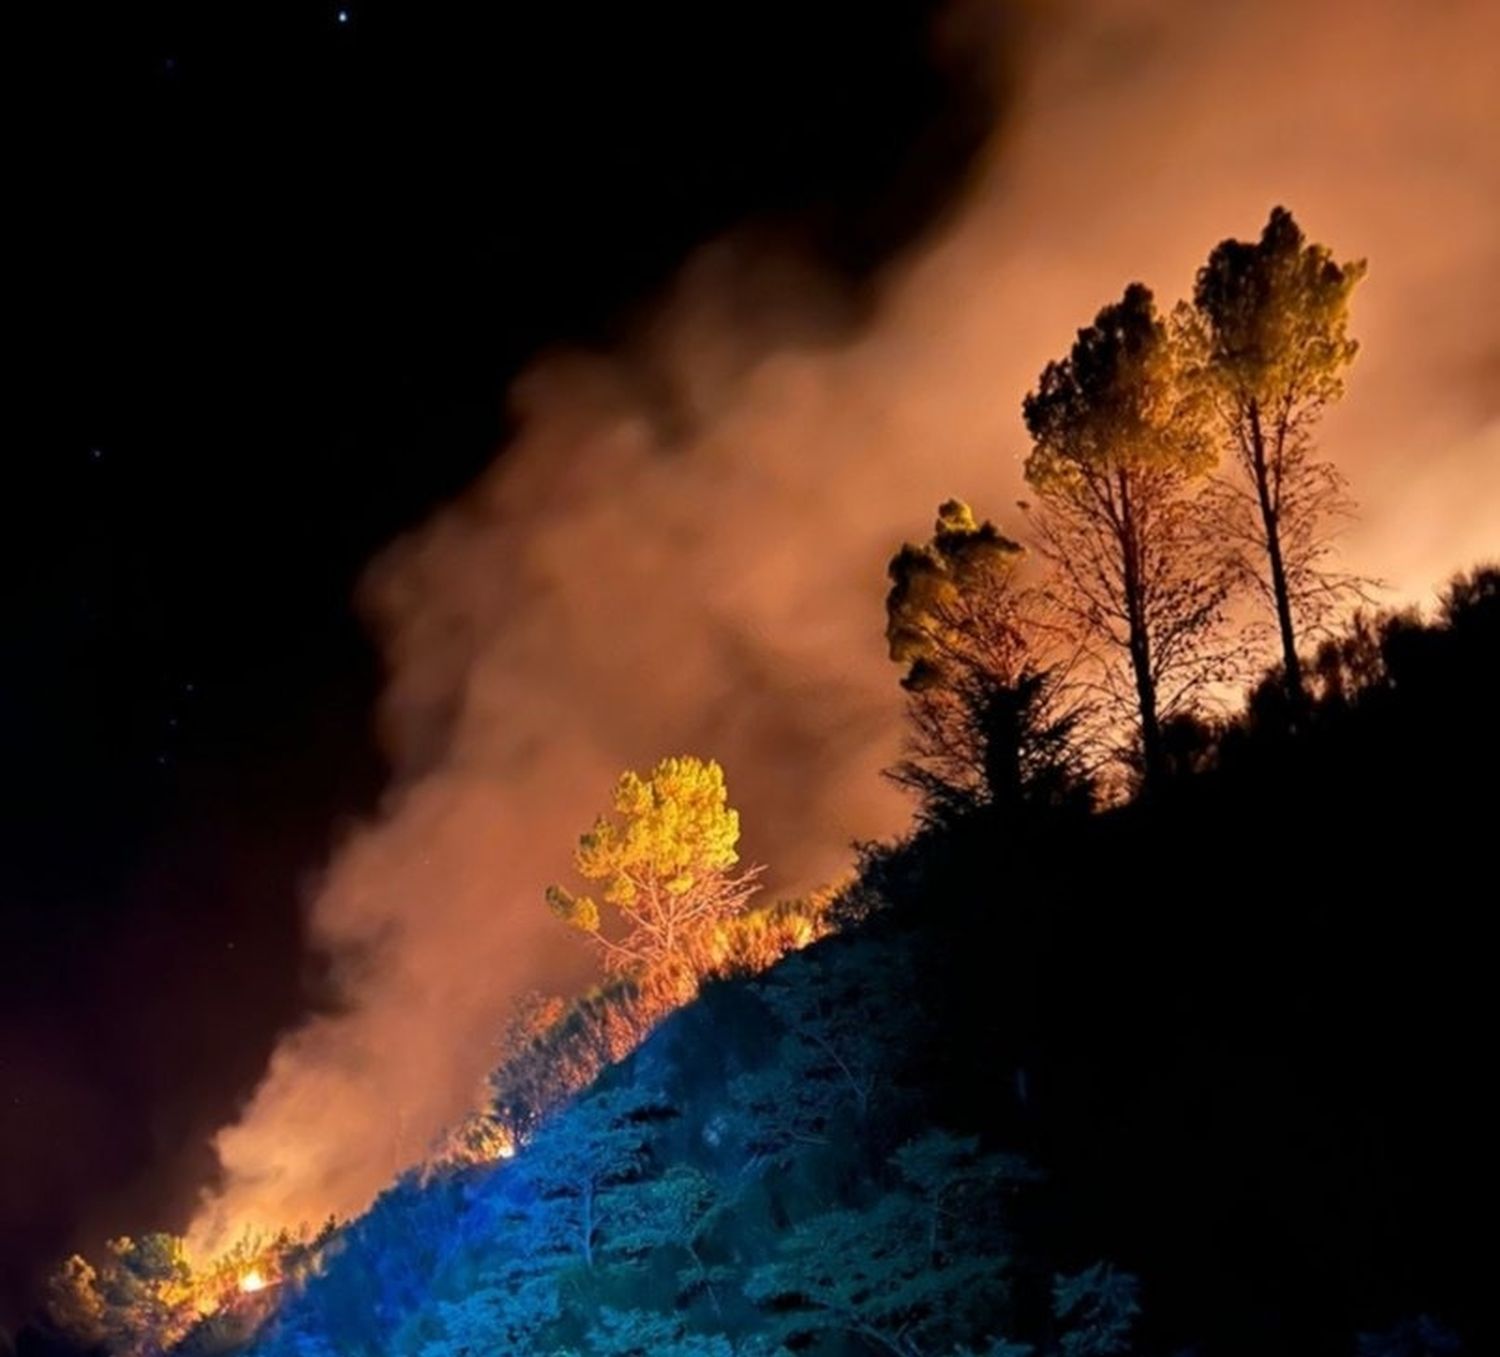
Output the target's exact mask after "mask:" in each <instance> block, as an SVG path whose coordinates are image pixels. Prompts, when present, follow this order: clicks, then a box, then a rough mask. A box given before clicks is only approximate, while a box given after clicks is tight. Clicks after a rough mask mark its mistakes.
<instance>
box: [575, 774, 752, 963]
mask: <svg viewBox="0 0 1500 1357" xmlns="http://www.w3.org/2000/svg"><path fill="white" fill-rule="evenodd" d="M614 811H615V817H616V818H614V819H611V818H609V817H608V816H601V817H600V818H599V819H598V820H597V821H596V822H595V824H594V827H593V828H592V829H591V830H589V832H588V833H587V834H584V835H583V836H582V838H580V839H579V841H578V851H577V854H576V862H577V866H578V871H579V873H580V874H581V875H582V876H584V877H586V878H587V879H588V880H590V881H597V882H599V883H601V885H602V886H603V890H602V891H601V893H600V894H601V898H602V900H603V902H604V903H605V904H606V905H608V906H609V907H610V908H612V909H613V910H614V911H615V913H616V914H617V915H618V916H619V918H620V919H621V920H622V921H623V922H624V924H625V931H624V933H623V935H622V936H620V937H617V938H612V937H610V936H608V935H607V934H606V933H605V932H604V931H603V930H602V927H601V925H602V918H601V912H600V907H599V904H598V903H597V902H596V901H595V900H593V899H592V898H590V897H588V896H575V895H573V894H572V893H571V892H569V891H567V890H565V889H564V888H563V887H561V886H551V887H549V888H548V890H547V901H548V903H549V904H550V905H551V906H552V908H553V910H554V911H555V912H556V913H557V914H558V916H559V917H560V918H562V919H563V920H564V921H565V922H567V923H569V924H571V925H572V926H573V927H574V928H577V929H579V930H580V931H581V932H584V933H587V934H589V935H590V936H591V937H592V938H594V939H595V941H596V942H598V944H599V945H600V946H601V947H602V948H603V950H604V954H605V961H606V965H607V966H608V967H609V968H611V969H614V970H620V969H628V968H631V967H660V966H664V965H669V964H678V965H682V964H687V965H689V966H691V964H692V961H691V958H692V952H693V949H694V947H695V945H696V943H697V940H698V937H699V935H700V934H701V932H702V931H703V930H704V929H705V928H707V927H708V926H710V925H712V924H714V923H717V922H721V921H723V920H725V919H728V918H730V917H732V916H734V915H735V914H738V913H739V912H740V911H742V910H743V909H744V907H745V904H746V903H747V902H748V901H749V899H750V897H751V896H752V895H754V894H755V892H756V890H757V889H759V887H758V886H757V884H756V878H757V877H758V876H759V875H760V873H761V870H762V869H761V868H760V867H750V868H748V869H746V870H745V871H742V872H738V873H736V872H734V871H732V868H733V867H734V866H735V865H736V864H737V863H738V862H739V853H738V852H737V851H736V845H737V844H738V843H739V838H740V817H739V812H738V811H736V810H734V809H732V808H731V807H730V805H729V802H728V791H727V789H726V788H725V785H724V770H723V769H722V768H720V767H719V765H718V764H717V763H715V762H713V760H711V759H710V760H708V761H704V760H703V759H696V758H693V757H691V756H684V757H682V758H672V759H663V760H662V761H661V762H660V763H658V764H657V765H656V767H655V768H654V769H653V770H652V771H651V773H650V774H649V775H648V776H647V777H644V778H643V777H641V776H640V775H639V774H636V773H626V774H624V775H623V776H622V777H621V778H620V781H619V783H618V784H617V786H616V788H615V795H614Z"/></svg>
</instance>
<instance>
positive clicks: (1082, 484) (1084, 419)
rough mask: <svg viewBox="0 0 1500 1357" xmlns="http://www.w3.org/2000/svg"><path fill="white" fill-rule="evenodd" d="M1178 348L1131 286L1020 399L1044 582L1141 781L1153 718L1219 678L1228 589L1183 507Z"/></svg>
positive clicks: (1183, 409)
mask: <svg viewBox="0 0 1500 1357" xmlns="http://www.w3.org/2000/svg"><path fill="white" fill-rule="evenodd" d="M1179 348H1180V346H1179V345H1177V344H1176V343H1174V340H1173V336H1172V334H1171V332H1170V331H1169V329H1168V327H1167V325H1166V324H1165V323H1164V322H1163V320H1162V318H1161V317H1160V316H1159V315H1158V314H1157V310H1156V305H1155V302H1154V301H1153V300H1152V296H1151V293H1150V291H1149V290H1148V289H1147V288H1145V287H1144V286H1142V285H1141V284H1139V283H1132V284H1131V285H1130V286H1129V287H1128V288H1126V290H1125V294H1124V296H1123V297H1122V298H1121V300H1120V301H1118V302H1116V303H1114V304H1113V305H1110V306H1106V307H1105V308H1104V309H1103V310H1102V311H1100V312H1099V314H1098V316H1097V317H1096V318H1095V320H1094V323H1093V324H1092V325H1090V326H1088V327H1087V328H1085V329H1082V330H1080V331H1079V332H1078V338H1077V340H1076V341H1075V342H1074V344H1073V347H1072V350H1071V352H1070V353H1069V355H1068V356H1067V357H1066V358H1063V359H1061V360H1059V361H1056V362H1052V363H1049V364H1048V365H1047V367H1046V369H1045V370H1044V371H1043V373H1042V376H1041V380H1040V382H1039V383H1038V386H1037V389H1036V390H1035V391H1033V392H1031V393H1030V394H1029V395H1028V396H1027V397H1026V400H1025V402H1024V405H1023V412H1024V415H1025V420H1026V427H1027V429H1028V430H1029V432H1030V434H1031V437H1032V450H1031V453H1030V455H1029V456H1028V458H1027V460H1026V479H1027V481H1028V483H1029V484H1030V485H1031V487H1032V488H1033V490H1035V491H1036V494H1037V498H1038V499H1039V500H1040V509H1039V512H1038V513H1037V514H1036V515H1035V516H1034V523H1035V527H1036V531H1037V535H1038V539H1039V542H1040V547H1041V551H1042V554H1043V555H1044V556H1045V557H1046V558H1047V560H1048V561H1049V562H1050V564H1051V565H1052V567H1053V582H1052V585H1051V587H1050V589H1049V593H1050V596H1051V599H1052V601H1053V602H1054V603H1055V605H1056V606H1057V608H1058V610H1059V613H1060V615H1061V616H1062V617H1063V618H1064V619H1066V621H1067V622H1068V623H1069V624H1070V626H1071V629H1072V630H1073V632H1074V634H1075V636H1076V637H1077V639H1078V641H1079V643H1080V644H1081V646H1082V647H1083V649H1084V651H1085V653H1086V654H1087V655H1088V656H1089V658H1090V660H1091V661H1092V665H1093V671H1094V673H1095V675H1096V676H1097V683H1098V685H1099V687H1100V689H1101V690H1102V692H1103V693H1104V695H1105V696H1106V697H1107V698H1108V699H1110V701H1111V702H1112V703H1113V704H1115V705H1116V706H1117V707H1118V708H1119V709H1120V710H1122V711H1129V712H1130V713H1131V714H1132V716H1133V724H1134V726H1135V730H1136V735H1137V737H1138V743H1139V748H1140V755H1141V760H1142V765H1143V770H1144V774H1145V780H1146V784H1147V786H1148V787H1150V786H1153V785H1155V784H1157V783H1158V782H1159V781H1160V779H1161V777H1162V776H1163V774H1164V771H1165V750H1164V748H1163V744H1162V726H1163V723H1164V722H1165V721H1166V720H1167V719H1168V718H1169V717H1170V716H1171V715H1173V714H1174V713H1175V712H1177V711H1180V710H1183V709H1186V708H1190V707H1191V706H1192V704H1193V702H1194V700H1195V699H1196V698H1197V697H1198V696H1199V694H1200V693H1201V692H1202V691H1203V689H1204V688H1205V687H1206V686H1207V685H1208V684H1209V683H1211V682H1212V681H1214V680H1215V679H1219V678H1223V677H1225V674H1224V668H1223V666H1224V659H1225V656H1224V653H1223V651H1222V650H1221V649H1220V648H1219V647H1218V645H1217V641H1218V636H1217V632H1218V628H1219V626H1220V624H1221V622H1222V620H1223V611H1224V606H1225V603H1226V600H1227V598H1228V596H1229V593H1230V589H1231V585H1232V576H1231V573H1230V571H1229V569H1228V568H1227V563H1226V562H1225V560H1224V559H1223V554H1222V551H1221V550H1220V548H1219V545H1218V543H1217V542H1216V541H1215V540H1214V539H1213V537H1212V535H1211V534H1210V533H1208V532H1206V531H1205V530H1204V524H1203V522H1202V519H1201V514H1200V512H1199V506H1198V505H1197V504H1196V502H1195V501H1196V498H1197V493H1196V492H1197V491H1198V490H1199V489H1200V488H1201V485H1202V482H1203V479H1204V477H1205V476H1206V475H1207V473H1208V472H1209V471H1210V470H1211V468H1212V467H1213V464H1214V448H1213V440H1212V439H1211V437H1210V436H1209V433H1208V430H1207V427H1206V423H1205V408H1204V405H1203V401H1202V398H1201V395H1199V394H1197V393H1195V392H1194V391H1193V390H1192V389H1190V388H1189V387H1188V386H1187V385H1186V384H1185V383H1184V381H1183V371H1182V362H1181V355H1180V352H1179Z"/></svg>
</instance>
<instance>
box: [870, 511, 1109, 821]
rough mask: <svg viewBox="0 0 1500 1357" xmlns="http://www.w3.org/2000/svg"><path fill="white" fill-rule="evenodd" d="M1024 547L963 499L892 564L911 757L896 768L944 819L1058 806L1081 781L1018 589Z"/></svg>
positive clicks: (890, 601) (895, 644)
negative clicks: (979, 810)
mask: <svg viewBox="0 0 1500 1357" xmlns="http://www.w3.org/2000/svg"><path fill="white" fill-rule="evenodd" d="M1022 554H1023V553H1022V548H1021V547H1020V546H1019V545H1018V544H1017V543H1015V542H1013V541H1011V540H1010V539H1009V538H1007V537H1004V536H1003V535H1001V533H1000V531H999V530H998V529H997V528H996V527H995V525H994V524H993V523H991V522H989V521H987V520H986V521H985V522H983V523H980V522H977V521H976V520H975V518H974V514H973V511H972V510H971V509H970V508H969V506H968V505H967V504H965V503H963V501H961V500H949V501H947V502H946V503H945V504H943V505H941V506H940V507H939V509H938V518H937V523H936V525H935V527H934V529H933V536H932V540H931V541H930V542H928V543H927V544H926V545H924V546H915V545H913V544H912V543H910V542H908V543H906V544H905V545H903V546H902V548H901V550H900V551H899V552H897V553H896V555H895V556H894V557H893V558H892V559H891V563H890V569H889V574H890V577H891V591H890V593H889V595H888V596H887V597H886V640H887V642H888V644H889V647H890V656H891V659H893V660H895V661H897V662H898V663H900V664H903V665H905V666H906V673H905V675H904V677H903V678H902V680H901V683H902V686H903V687H904V688H905V689H906V690H907V692H908V694H909V698H908V715H909V717H910V723H911V725H910V730H911V734H910V737H909V746H908V747H909V751H910V752H909V755H908V757H907V758H905V759H903V760H902V762H900V763H899V764H897V765H896V766H895V767H894V768H892V769H891V770H890V776H891V778H892V779H893V780H895V781H896V782H898V783H899V784H901V785H902V786H903V787H906V788H908V789H909V790H911V791H914V792H916V793H917V795H918V796H919V797H920V798H921V801H922V812H921V813H922V815H923V817H924V818H925V819H927V820H929V821H931V822H935V823H941V822H943V821H945V820H947V819H950V818H952V817H953V816H955V815H959V814H962V813H963V812H964V811H966V810H968V809H970V808H972V807H974V806H979V805H985V806H989V807H991V808H994V809H1005V810H1015V809H1017V808H1019V807H1021V806H1023V805H1026V804H1028V803H1030V804H1035V803H1038V802H1042V803H1047V804H1056V803H1057V802H1058V801H1059V800H1061V799H1064V798H1066V797H1067V796H1068V795H1069V794H1071V793H1073V792H1076V791H1078V790H1079V789H1080V788H1081V786H1082V783H1083V780H1084V778H1083V770H1082V768H1081V767H1080V766H1079V760H1078V752H1077V749H1076V747H1075V745H1074V743H1073V741H1072V738H1071V737H1072V733H1073V728H1074V725H1075V723H1076V718H1077V713H1076V711H1074V710H1070V709H1069V703H1068V702H1067V700H1066V698H1065V696H1064V689H1063V683H1062V675H1061V673H1060V671H1059V670H1057V669H1055V668H1050V667H1045V666H1043V665H1041V664H1039V663H1038V661H1037V658H1036V655H1035V652H1034V650H1033V647H1032V644H1031V637H1030V633H1031V632H1032V631H1033V630H1034V628H1033V627H1032V626H1030V625H1028V621H1027V617H1026V613H1027V610H1028V607H1031V608H1034V607H1035V606H1036V600H1035V599H1028V598H1027V597H1026V596H1025V595H1024V594H1023V593H1022V591H1021V590H1019V589H1018V588H1017V586H1016V583H1015V569H1016V566H1017V564H1018V562H1019V561H1020V559H1021V556H1022Z"/></svg>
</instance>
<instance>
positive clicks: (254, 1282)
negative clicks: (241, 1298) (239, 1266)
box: [240, 1268, 266, 1295]
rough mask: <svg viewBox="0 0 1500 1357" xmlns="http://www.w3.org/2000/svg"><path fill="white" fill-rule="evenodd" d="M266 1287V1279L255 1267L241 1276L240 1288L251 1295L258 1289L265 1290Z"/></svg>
mask: <svg viewBox="0 0 1500 1357" xmlns="http://www.w3.org/2000/svg"><path fill="white" fill-rule="evenodd" d="M265 1289H266V1279H265V1278H264V1277H262V1276H261V1275H260V1273H259V1272H258V1271H256V1270H255V1269H254V1268H252V1269H251V1270H250V1271H249V1272H246V1273H244V1274H243V1275H242V1276H241V1277H240V1290H241V1291H243V1292H245V1293H246V1294H247V1295H251V1294H253V1293H255V1292H256V1291H264V1290H265Z"/></svg>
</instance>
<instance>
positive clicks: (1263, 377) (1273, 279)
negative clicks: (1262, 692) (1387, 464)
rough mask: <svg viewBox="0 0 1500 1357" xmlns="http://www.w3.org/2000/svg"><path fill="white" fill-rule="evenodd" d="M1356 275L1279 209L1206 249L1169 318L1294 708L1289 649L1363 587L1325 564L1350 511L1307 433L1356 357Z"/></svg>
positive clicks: (1225, 514)
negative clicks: (1270, 620) (1221, 463)
mask: <svg viewBox="0 0 1500 1357" xmlns="http://www.w3.org/2000/svg"><path fill="white" fill-rule="evenodd" d="M1364 275H1365V264H1364V261H1363V260H1356V261H1352V262H1347V263H1343V264H1339V263H1336V262H1335V261H1334V258H1333V255H1332V253H1331V251H1329V250H1328V249H1327V248H1326V247H1325V246H1322V245H1315V244H1311V243H1309V242H1308V240H1307V238H1306V237H1305V236H1304V235H1303V233H1302V230H1301V228H1300V227H1299V226H1298V225H1297V223H1296V221H1295V220H1294V219H1293V217H1292V214H1291V213H1290V212H1288V211H1287V210H1286V208H1284V207H1278V208H1276V209H1275V210H1274V211H1272V213H1271V216H1270V220H1269V221H1267V223H1266V226H1265V229H1264V230H1263V231H1262V232H1261V235H1260V239H1259V240H1257V241H1245V240H1225V241H1222V242H1220V243H1219V244H1218V245H1217V246H1215V248H1214V250H1213V252H1212V253H1211V254H1210V255H1209V257H1208V262H1207V263H1206V264H1205V265H1204V266H1203V267H1202V268H1201V269H1200V270H1199V271H1198V278H1197V282H1196V285H1195V287H1194V289H1193V302H1192V305H1191V306H1184V307H1181V308H1179V311H1178V316H1177V320H1178V325H1179V328H1180V331H1181V334H1182V336H1183V338H1184V340H1185V342H1186V345H1187V348H1188V350H1189V354H1190V363H1191V367H1192V372H1191V375H1192V376H1193V378H1194V379H1196V380H1197V381H1199V382H1200V383H1201V385H1202V387H1203V389H1204V391H1205V393H1206V395H1207V397H1208V404H1209V408H1210V409H1211V411H1212V421H1213V427H1214V429H1215V431H1216V432H1217V434H1218V437H1219V439H1220V440H1221V442H1222V444H1223V446H1224V448H1225V450H1226V452H1227V453H1228V454H1229V465H1230V471H1231V474H1230V476H1229V477H1227V478H1226V479H1225V480H1224V481H1223V482H1222V484H1221V487H1220V488H1221V490H1222V491H1223V494H1222V496H1221V497H1220V498H1219V500H1218V507H1219V510H1220V512H1219V517H1218V522H1219V525H1220V528H1221V530H1222V531H1223V532H1224V534H1225V535H1226V538H1227V539H1228V540H1229V541H1231V542H1232V543H1233V544H1234V545H1235V547H1236V554H1235V561H1236V564H1237V565H1238V566H1239V568H1240V570H1241V572H1242V574H1243V576H1244V578H1245V579H1247V580H1248V581H1249V582H1251V583H1252V584H1253V585H1254V586H1255V588H1256V590H1257V592H1258V593H1259V595H1260V597H1262V598H1263V599H1264V600H1265V602H1266V603H1267V604H1268V605H1269V607H1270V609H1271V611H1272V613H1273V614H1274V616H1275V618H1276V627H1277V633H1278V637H1279V639H1280V646H1281V660H1282V674H1283V677H1284V680H1285V683H1286V687H1287V690H1288V692H1289V693H1290V694H1291V696H1292V698H1293V700H1294V701H1295V702H1300V701H1301V698H1302V664H1301V659H1300V658H1299V654H1298V643H1299V640H1301V639H1302V638H1303V637H1305V636H1306V634H1307V632H1308V631H1309V629H1315V628H1317V627H1319V626H1321V625H1322V624H1323V623H1325V622H1326V621H1327V620H1328V618H1329V616H1330V614H1331V613H1332V612H1333V611H1334V609H1335V608H1336V607H1337V605H1338V604H1339V603H1340V602H1341V601H1342V600H1345V599H1347V598H1349V597H1350V596H1351V595H1357V594H1358V593H1359V592H1360V585H1361V581H1359V580H1358V579H1357V578H1355V577H1354V576H1351V575H1349V574H1346V573H1342V572H1340V571H1338V570H1336V569H1334V568H1333V567H1332V565H1331V563H1330V554H1331V550H1332V543H1331V532H1332V530H1333V528H1334V526H1335V525H1336V524H1337V522H1338V520H1339V519H1340V518H1343V517H1346V516H1347V515H1348V514H1349V513H1350V512H1351V511H1352V509H1353V501H1352V500H1351V498H1350V496H1349V493H1348V487H1347V484H1346V482H1345V480H1344V478H1343V476H1342V475H1341V474H1340V473H1339V471H1338V469H1337V468H1336V467H1335V466H1334V465H1333V464H1332V463H1331V462H1328V461H1326V460H1324V459H1322V458H1320V457H1318V455H1317V449H1316V448H1315V446H1314V444H1313V432H1314V429H1315V427H1316V425H1317V423H1318V421H1319V420H1320V419H1321V418H1322V417H1323V415H1324V413H1325V412H1326V411H1327V409H1328V407H1329V406H1330V405H1332V404H1333V403H1334V402H1335V401H1337V400H1338V399H1339V397H1340V396H1341V395H1342V394H1343V390H1344V373H1345V371H1346V369H1347V368H1348V367H1349V365H1350V364H1351V363H1352V362H1353V361H1354V356H1355V354H1356V353H1357V352H1358V349H1359V345H1358V344H1357V343H1356V341H1355V340H1353V339H1351V338H1349V335H1348V319H1349V298H1350V295H1351V293H1352V292H1353V291H1354V288H1355V285H1356V284H1357V283H1358V282H1359V280H1360V279H1361V278H1363V277H1364Z"/></svg>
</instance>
